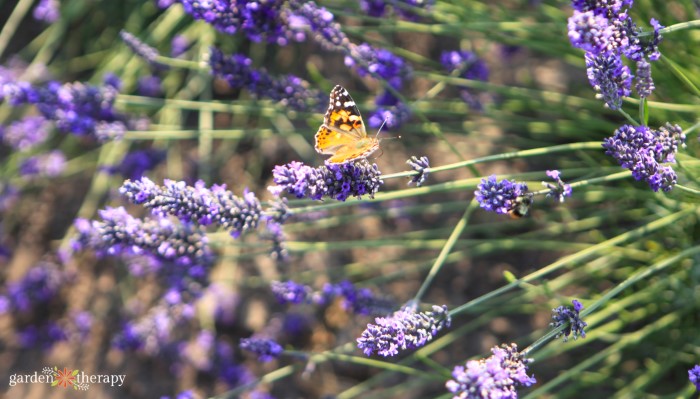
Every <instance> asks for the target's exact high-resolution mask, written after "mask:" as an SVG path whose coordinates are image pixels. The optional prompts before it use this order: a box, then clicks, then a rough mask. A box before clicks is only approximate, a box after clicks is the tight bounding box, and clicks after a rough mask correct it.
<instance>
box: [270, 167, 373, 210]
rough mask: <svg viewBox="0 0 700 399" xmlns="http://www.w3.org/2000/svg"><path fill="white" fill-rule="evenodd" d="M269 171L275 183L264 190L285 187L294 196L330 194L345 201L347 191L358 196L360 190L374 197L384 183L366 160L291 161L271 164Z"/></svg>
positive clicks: (359, 195)
mask: <svg viewBox="0 0 700 399" xmlns="http://www.w3.org/2000/svg"><path fill="white" fill-rule="evenodd" d="M272 174H273V176H274V177H273V181H274V182H275V183H276V184H277V185H276V186H271V187H268V190H269V191H270V192H272V193H273V194H275V195H279V194H281V193H282V192H285V191H286V192H287V193H290V194H293V195H295V196H296V197H297V198H311V199H314V200H320V199H322V198H323V197H330V198H334V199H337V200H338V201H345V200H346V199H347V198H348V197H349V196H351V195H353V196H355V197H357V198H362V196H363V195H364V194H367V195H369V197H370V198H374V194H375V193H376V192H377V191H379V187H380V186H381V185H382V184H384V182H383V181H382V179H381V172H380V171H379V168H378V167H377V164H373V165H370V164H369V163H368V162H367V161H366V160H363V161H360V162H356V163H352V162H348V163H344V164H332V163H328V162H326V164H325V165H324V166H320V167H318V168H312V167H311V166H307V165H304V164H303V163H301V162H296V161H294V162H290V163H288V164H287V165H278V166H275V168H274V169H273V171H272Z"/></svg>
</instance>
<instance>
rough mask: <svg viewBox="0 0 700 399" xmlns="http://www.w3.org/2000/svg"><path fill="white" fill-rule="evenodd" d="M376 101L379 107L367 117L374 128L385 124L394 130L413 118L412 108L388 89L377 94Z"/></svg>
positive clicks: (388, 128) (387, 127)
mask: <svg viewBox="0 0 700 399" xmlns="http://www.w3.org/2000/svg"><path fill="white" fill-rule="evenodd" d="M375 103H376V104H377V109H376V110H375V111H374V112H373V113H372V114H371V115H370V116H369V118H368V119H367V124H368V125H369V126H370V127H372V128H375V129H379V128H381V127H382V125H383V126H384V127H386V129H387V130H394V129H396V128H398V127H399V126H401V125H403V124H404V123H406V122H407V121H408V120H409V119H410V118H411V109H410V108H409V107H408V106H407V105H406V104H404V103H402V102H401V101H399V99H398V98H396V97H395V96H394V95H393V94H391V92H390V91H388V90H387V91H385V92H384V93H382V94H380V95H379V96H377V98H376V99H375Z"/></svg>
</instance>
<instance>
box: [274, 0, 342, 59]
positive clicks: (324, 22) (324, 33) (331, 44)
mask: <svg viewBox="0 0 700 399" xmlns="http://www.w3.org/2000/svg"><path fill="white" fill-rule="evenodd" d="M289 7H290V12H289V14H288V15H287V23H288V24H289V27H290V29H291V31H292V32H293V35H294V38H295V40H297V41H303V40H304V38H305V34H304V31H305V30H308V31H311V32H312V34H313V38H314V40H315V41H316V42H317V43H318V44H320V45H321V47H323V48H325V49H327V50H341V51H344V50H345V49H347V47H348V44H349V43H350V41H349V40H348V37H347V36H346V35H345V34H344V33H343V31H342V30H341V29H340V24H339V23H337V22H335V21H334V20H333V19H334V16H333V14H332V13H331V12H330V11H328V10H326V9H325V8H323V7H319V6H318V5H317V4H316V3H315V2H313V1H303V0H291V1H290V2H289Z"/></svg>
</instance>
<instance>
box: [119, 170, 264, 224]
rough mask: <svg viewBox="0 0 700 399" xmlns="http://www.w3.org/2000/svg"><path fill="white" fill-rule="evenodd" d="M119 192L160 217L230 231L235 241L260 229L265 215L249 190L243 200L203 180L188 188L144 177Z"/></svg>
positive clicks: (167, 181) (185, 185)
mask: <svg viewBox="0 0 700 399" xmlns="http://www.w3.org/2000/svg"><path fill="white" fill-rule="evenodd" d="M119 191H120V192H121V193H122V194H123V195H125V196H126V197H127V198H128V199H129V201H131V202H133V203H134V204H139V205H143V206H144V207H146V208H148V209H150V210H151V211H152V212H153V213H154V214H156V215H160V216H165V215H173V216H176V217H178V218H179V219H180V220H182V221H183V222H196V223H198V224H200V225H202V226H208V225H211V224H213V225H216V226H219V227H222V228H224V229H229V230H230V231H231V236H233V237H234V238H238V237H239V236H240V235H241V234H242V233H244V232H246V231H249V230H254V229H255V228H257V226H258V222H259V220H260V216H261V213H262V208H261V206H260V201H258V199H257V198H256V197H255V194H254V193H252V192H249V191H247V190H246V191H245V192H244V194H243V197H242V198H241V197H237V196H235V195H233V193H232V192H231V191H229V190H226V185H216V184H215V185H213V186H212V188H211V189H209V188H207V187H206V186H205V185H204V182H203V181H201V180H200V181H198V182H197V183H195V185H194V186H188V185H187V184H186V183H185V182H184V181H180V182H176V181H173V180H168V179H166V180H165V181H164V185H163V186H158V185H157V184H155V183H154V182H152V181H151V180H150V179H149V178H147V177H145V176H144V177H141V179H140V180H136V181H131V180H127V181H125V182H124V184H123V185H122V187H121V188H120V189H119Z"/></svg>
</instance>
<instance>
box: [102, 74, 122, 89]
mask: <svg viewBox="0 0 700 399" xmlns="http://www.w3.org/2000/svg"><path fill="white" fill-rule="evenodd" d="M102 83H104V84H105V86H111V87H112V88H114V90H117V91H120V90H121V89H122V80H121V79H120V78H119V76H117V75H115V74H113V73H111V72H108V73H106V74H105V75H104V76H103V77H102Z"/></svg>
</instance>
